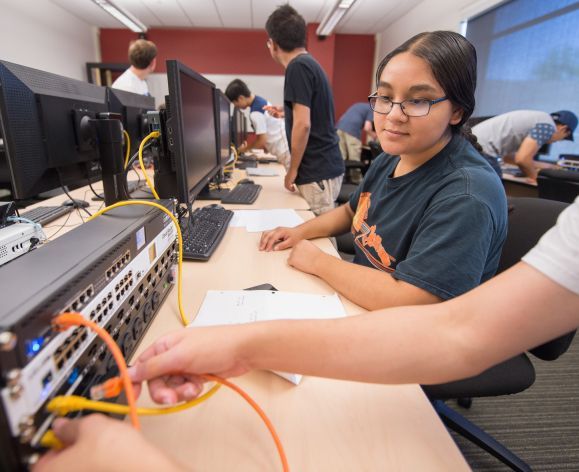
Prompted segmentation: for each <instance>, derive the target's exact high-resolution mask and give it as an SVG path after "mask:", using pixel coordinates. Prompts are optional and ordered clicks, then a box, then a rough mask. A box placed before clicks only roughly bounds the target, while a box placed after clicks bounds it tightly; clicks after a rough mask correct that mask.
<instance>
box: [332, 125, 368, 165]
mask: <svg viewBox="0 0 579 472" xmlns="http://www.w3.org/2000/svg"><path fill="white" fill-rule="evenodd" d="M337 132H338V138H340V152H341V153H342V157H343V158H344V160H345V161H359V160H360V159H361V158H362V141H360V140H359V139H358V138H356V137H355V136H352V135H351V134H348V133H346V132H345V131H342V130H341V129H339V130H337Z"/></svg>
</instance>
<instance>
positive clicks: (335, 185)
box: [296, 175, 344, 215]
mask: <svg viewBox="0 0 579 472" xmlns="http://www.w3.org/2000/svg"><path fill="white" fill-rule="evenodd" d="M343 178H344V176H343V175H340V176H339V177H334V178H333V179H324V180H320V181H318V182H311V183H309V184H304V185H296V187H297V189H298V191H299V192H300V194H301V196H302V197H304V199H305V200H306V201H307V202H308V204H309V205H310V210H311V211H312V212H314V213H315V214H316V215H321V214H322V213H326V212H328V211H330V210H333V209H334V208H336V199H337V198H338V195H339V193H340V188H341V187H342V179H343Z"/></svg>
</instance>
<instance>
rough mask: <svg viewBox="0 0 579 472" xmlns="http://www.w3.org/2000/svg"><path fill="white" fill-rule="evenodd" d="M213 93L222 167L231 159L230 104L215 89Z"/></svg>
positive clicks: (221, 93)
mask: <svg viewBox="0 0 579 472" xmlns="http://www.w3.org/2000/svg"><path fill="white" fill-rule="evenodd" d="M215 92H216V95H217V97H216V98H217V99H216V102H217V112H218V116H219V155H220V161H221V165H222V166H224V165H225V164H227V162H228V161H229V158H230V157H231V102H230V101H229V99H228V98H227V96H226V95H225V94H224V93H223V92H222V91H221V90H219V89H215Z"/></svg>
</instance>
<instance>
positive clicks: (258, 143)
mask: <svg viewBox="0 0 579 472" xmlns="http://www.w3.org/2000/svg"><path fill="white" fill-rule="evenodd" d="M266 141H267V135H265V134H258V135H257V137H256V139H255V141H254V142H253V143H251V144H248V145H247V146H246V147H245V150H246V151H249V150H250V149H265V143H266Z"/></svg>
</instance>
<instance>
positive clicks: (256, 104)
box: [225, 79, 290, 165]
mask: <svg viewBox="0 0 579 472" xmlns="http://www.w3.org/2000/svg"><path fill="white" fill-rule="evenodd" d="M225 95H226V96H227V98H229V100H231V103H233V105H235V106H236V107H237V108H240V109H241V110H245V109H247V108H249V119H250V120H251V125H252V127H253V130H254V132H255V135H256V140H255V141H254V142H253V143H251V144H247V143H244V144H243V145H242V146H241V147H240V148H239V149H238V151H239V152H246V151H249V150H251V149H265V150H266V151H267V152H269V153H270V154H273V155H274V156H276V157H277V158H278V160H279V162H281V163H282V164H284V165H286V164H288V165H289V158H290V151H289V146H288V143H287V138H286V133H285V122H284V120H283V119H282V118H275V117H273V116H272V115H271V114H270V113H269V112H268V111H266V110H264V107H265V106H271V103H269V102H268V101H267V100H266V99H265V98H263V97H260V96H259V95H255V94H254V93H252V92H251V91H250V90H249V87H248V86H247V84H246V83H245V82H243V81H242V80H240V79H235V80H233V81H231V82H230V84H229V85H228V86H227V88H226V89H225Z"/></svg>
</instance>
